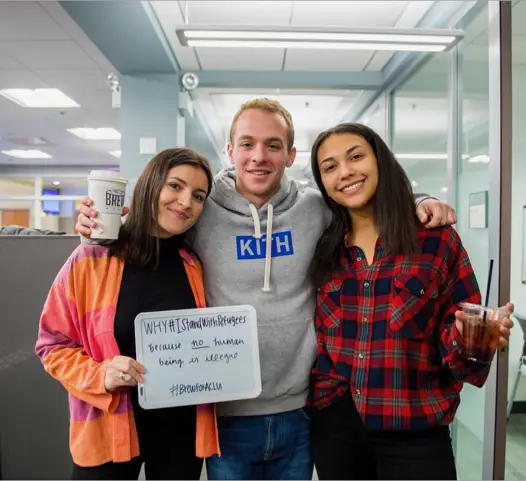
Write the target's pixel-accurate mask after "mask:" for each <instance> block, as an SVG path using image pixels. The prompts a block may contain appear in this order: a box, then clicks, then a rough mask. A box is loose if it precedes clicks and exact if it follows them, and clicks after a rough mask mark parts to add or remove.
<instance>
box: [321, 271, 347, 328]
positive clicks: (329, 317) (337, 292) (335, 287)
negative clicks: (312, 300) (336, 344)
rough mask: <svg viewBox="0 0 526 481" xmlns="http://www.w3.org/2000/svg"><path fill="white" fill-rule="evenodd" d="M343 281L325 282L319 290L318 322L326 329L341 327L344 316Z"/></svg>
mask: <svg viewBox="0 0 526 481" xmlns="http://www.w3.org/2000/svg"><path fill="white" fill-rule="evenodd" d="M342 286H343V282H342V281H341V280H340V279H335V280H333V281H330V282H327V283H325V284H323V285H322V286H321V287H320V289H319V290H318V296H317V302H316V316H317V322H319V323H321V325H322V326H323V327H324V328H325V329H337V328H339V327H340V325H341V322H342V316H343V309H342V306H341V292H342Z"/></svg>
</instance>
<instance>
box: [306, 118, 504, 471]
mask: <svg viewBox="0 0 526 481" xmlns="http://www.w3.org/2000/svg"><path fill="white" fill-rule="evenodd" d="M312 171H313V174H314V178H315V180H316V183H317V184H318V187H319V188H320V190H321V192H322V194H323V198H324V200H325V202H326V203H327V205H328V206H329V207H330V209H331V210H332V212H333V219H332V223H331V225H330V227H329V228H328V229H327V230H326V232H325V233H324V234H323V236H322V238H321V239H320V241H319V243H318V245H317V249H316V253H315V256H314V258H313V261H312V264H311V266H310V278H311V280H312V282H313V283H314V285H315V286H316V288H317V289H318V299H317V309H316V332H317V338H318V359H317V361H316V364H315V366H314V368H313V372H312V377H313V379H312V392H311V406H312V426H311V443H312V450H313V455H314V462H315V464H316V469H317V472H318V475H319V477H320V479H456V469H455V461H454V457H453V451H452V447H451V439H450V435H449V429H448V426H449V424H450V423H451V421H452V420H453V418H454V416H455V412H456V410H457V407H458V405H459V403H460V391H461V389H462V385H463V384H464V383H466V382H467V383H470V384H473V385H475V386H479V387H480V386H482V385H483V384H484V382H485V381H486V378H487V376H488V372H489V369H490V364H488V363H478V362H473V361H469V360H466V359H465V358H464V357H463V356H462V348H463V339H462V324H461V322H460V320H459V319H457V320H456V312H457V310H458V306H459V303H461V302H471V303H475V304H480V303H481V296H480V292H479V287H478V284H477V280H476V278H475V275H474V273H473V269H472V267H471V264H470V261H469V258H468V255H467V253H466V251H465V249H464V248H463V246H462V243H461V240H460V238H459V236H458V234H457V232H456V231H455V230H454V229H453V228H452V227H439V228H436V229H429V228H426V227H425V226H422V225H421V224H420V222H419V221H418V219H417V217H416V216H415V209H414V201H413V197H412V189H411V184H410V182H409V180H408V178H407V176H406V175H405V173H404V170H403V169H402V167H401V166H400V164H399V163H398V162H397V161H396V159H395V157H394V155H393V153H392V152H391V151H390V150H389V148H388V147H387V145H386V144H385V142H384V141H383V140H382V139H381V138H380V136H379V135H378V134H376V133H375V132H374V131H372V130H371V129H370V128H368V127H367V126H365V125H361V124H354V123H348V124H341V125H338V126H336V127H335V128H332V129H329V130H327V131H325V132H322V133H321V134H320V135H319V136H318V138H317V140H316V141H315V143H314V146H313V148H312ZM507 308H508V309H509V310H510V312H512V311H513V306H512V305H511V304H508V305H507ZM459 315H460V313H459ZM512 325H513V323H512V321H511V320H509V319H506V320H505V321H504V322H503V325H502V327H501V338H500V340H499V346H500V347H503V346H506V345H507V340H508V338H509V329H510V328H511V327H512Z"/></svg>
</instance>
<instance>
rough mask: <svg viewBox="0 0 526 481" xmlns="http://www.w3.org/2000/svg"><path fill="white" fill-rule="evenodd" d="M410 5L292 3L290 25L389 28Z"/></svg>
mask: <svg viewBox="0 0 526 481" xmlns="http://www.w3.org/2000/svg"><path fill="white" fill-rule="evenodd" d="M409 3H410V2H401V1H374V2H372V1H370V0H367V1H323V2H313V1H296V2H294V10H293V12H292V25H295V26H313V27H318V28H320V27H324V26H327V27H392V26H394V25H395V23H396V21H397V20H398V18H399V17H400V15H401V14H402V12H403V11H404V9H405V8H406V6H407V5H408V4H409Z"/></svg>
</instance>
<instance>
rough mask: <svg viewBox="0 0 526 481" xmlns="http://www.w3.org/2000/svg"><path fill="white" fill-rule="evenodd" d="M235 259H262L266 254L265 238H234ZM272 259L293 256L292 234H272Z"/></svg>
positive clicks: (243, 236) (248, 236)
mask: <svg viewBox="0 0 526 481" xmlns="http://www.w3.org/2000/svg"><path fill="white" fill-rule="evenodd" d="M236 247H237V258H238V259H239V260H248V259H264V258H265V255H266V252H267V236H266V235H264V236H262V237H261V239H256V238H255V237H253V236H250V235H238V236H236ZM271 255H272V257H281V256H292V255H294V246H293V245H292V232H291V231H285V232H276V233H274V234H272V254H271Z"/></svg>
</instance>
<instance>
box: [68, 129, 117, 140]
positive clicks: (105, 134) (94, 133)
mask: <svg viewBox="0 0 526 481" xmlns="http://www.w3.org/2000/svg"><path fill="white" fill-rule="evenodd" d="M68 132H70V133H71V134H73V135H76V136H77V137H80V138H81V139H84V140H120V138H121V134H120V132H118V131H117V130H115V129H113V128H111V127H101V128H88V127H79V128H74V129H68Z"/></svg>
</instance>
